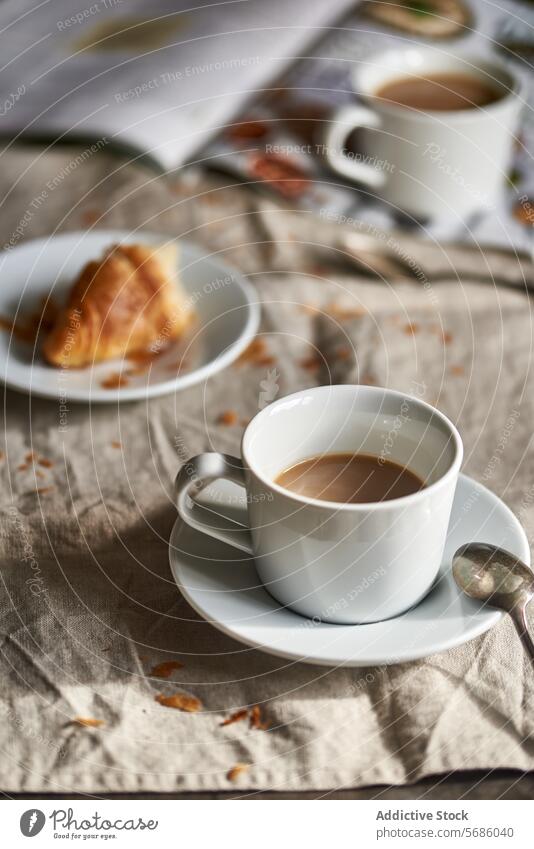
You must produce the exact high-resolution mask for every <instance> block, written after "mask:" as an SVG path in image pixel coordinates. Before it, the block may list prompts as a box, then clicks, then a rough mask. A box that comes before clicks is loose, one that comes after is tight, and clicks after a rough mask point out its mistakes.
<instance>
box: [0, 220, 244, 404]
mask: <svg viewBox="0 0 534 849" xmlns="http://www.w3.org/2000/svg"><path fill="white" fill-rule="evenodd" d="M168 240H169V236H162V235H157V234H154V233H145V232H142V231H140V232H137V233H130V232H127V231H123V230H89V231H85V232H75V233H63V234H61V235H59V236H51V237H49V238H46V239H34V240H32V241H28V242H23V243H22V244H21V245H18V246H16V247H15V248H13V249H11V250H9V251H4V252H3V253H2V254H0V274H1V279H2V286H1V287H0V315H1V316H2V317H3V318H15V317H17V320H18V321H19V322H21V323H22V322H23V321H24V317H25V316H27V315H28V314H31V313H32V312H35V309H36V307H38V306H39V303H40V301H41V300H42V298H43V297H47V296H48V295H51V296H52V297H53V298H54V300H57V301H58V302H60V303H61V302H62V301H63V300H64V299H65V296H66V293H67V291H68V290H69V289H70V287H71V286H72V283H73V281H74V279H75V278H76V276H77V275H78V273H79V272H80V270H81V268H82V266H84V265H85V263H86V262H88V261H89V260H91V259H98V258H99V257H100V256H101V255H102V253H103V251H104V250H105V249H106V248H108V247H109V246H110V245H112V244H116V243H118V242H127V243H128V242H148V243H161V242H167V241H168ZM180 248H181V255H180V260H179V264H180V277H181V280H182V283H183V285H184V288H185V290H186V292H187V294H188V295H189V296H190V298H191V300H192V301H193V303H194V307H195V311H196V314H197V318H198V323H197V325H196V326H195V330H194V334H193V338H192V342H191V346H190V347H191V350H192V351H193V350H194V354H193V356H192V357H191V359H192V360H194V362H193V364H192V365H191V368H190V370H187V371H184V372H183V373H181V374H177V368H175V369H174V373H173V370H172V369H173V366H174V364H175V363H177V361H178V360H179V358H180V356H181V353H182V352H183V347H184V346H183V344H182V346H181V348H179V347H178V343H176V345H170V346H169V348H168V349H166V351H165V353H164V354H163V355H162V356H161V357H158V358H157V360H154V361H153V362H152V364H151V365H150V368H149V369H148V371H146V373H145V374H141V375H137V376H134V377H128V383H127V385H126V386H122V387H121V388H110V389H105V388H103V387H102V382H103V381H105V380H106V379H107V378H109V377H110V375H113V374H117V373H120V372H121V368H122V370H123V371H124V370H125V369H126V368H127V367H128V363H125V362H121V361H116V362H113V361H110V362H106V363H99V364H98V365H95V366H93V367H92V368H86V369H76V370H68V369H55V368H51V367H50V366H48V365H47V364H46V363H45V362H44V360H43V359H42V358H41V356H40V354H39V351H38V350H33V346H32V345H31V344H29V345H28V344H26V343H24V342H21V341H18V340H17V339H15V338H13V337H12V336H11V334H10V332H9V331H5V330H2V331H0V377H1V379H3V381H4V383H5V384H6V385H7V386H11V387H12V388H13V389H18V390H21V391H23V392H30V393H31V394H33V395H41V396H44V397H46V398H57V399H59V400H60V401H62V402H69V401H96V402H110V401H112V402H117V401H118V400H121V401H132V400H135V399H139V398H149V397H152V396H155V395H165V394H167V393H169V392H175V391H177V390H178V389H185V387H187V386H192V385H193V384H194V383H198V382H199V381H201V380H204V379H205V378H207V377H210V376H211V375H212V374H215V372H217V371H219V370H220V369H222V368H224V367H225V366H227V365H228V364H229V363H231V362H232V361H233V360H235V359H236V357H237V356H238V355H239V354H240V353H241V351H243V349H244V348H245V347H246V346H247V345H248V343H249V342H250V340H251V339H252V338H253V336H254V335H255V333H256V331H257V329H258V324H259V317H260V308H259V304H258V301H257V298H256V296H255V294H254V290H253V289H252V287H251V286H250V285H249V284H248V283H247V282H246V280H244V279H243V278H242V277H241V275H239V274H238V273H237V272H235V271H234V270H233V269H230V268H229V267H228V266H226V265H225V264H224V263H223V262H221V261H220V260H219V259H218V257H217V256H206V255H205V253H204V252H203V251H202V250H201V249H200V248H198V247H195V246H194V245H191V244H189V243H187V242H183V241H180ZM186 357H187V358H188V359H189V355H188V354H186Z"/></svg>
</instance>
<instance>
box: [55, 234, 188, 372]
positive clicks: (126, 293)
mask: <svg viewBox="0 0 534 849" xmlns="http://www.w3.org/2000/svg"><path fill="white" fill-rule="evenodd" d="M177 258H178V249H177V246H176V244H171V245H165V246H159V247H152V246H148V245H116V246H113V247H112V248H110V249H109V251H107V252H106V254H105V255H104V257H103V259H102V260H101V261H99V262H96V261H93V262H89V263H88V264H87V265H86V266H85V267H84V268H83V270H82V272H81V274H80V276H79V278H78V280H77V281H76V283H75V284H74V286H73V288H72V291H71V293H70V297H69V300H68V303H67V305H66V307H65V308H64V309H63V310H61V311H60V313H59V314H58V316H57V318H56V320H55V322H54V325H53V327H52V329H51V331H50V333H49V334H48V336H47V337H46V339H45V341H44V345H43V355H44V357H45V359H46V360H47V361H48V362H49V363H50V364H51V365H54V366H59V367H61V368H81V367H83V366H88V365H91V364H92V363H98V362H101V361H102V360H109V359H112V358H114V357H124V356H127V355H128V354H131V353H134V352H138V351H148V350H156V348H158V349H161V348H163V347H164V346H165V345H166V344H167V342H169V341H171V340H173V339H176V338H178V337H179V336H180V335H181V334H182V333H183V331H184V329H185V328H186V326H187V325H188V324H189V323H190V321H191V319H192V308H191V304H190V303H189V302H188V300H187V298H186V295H185V292H184V291H183V289H182V287H181V285H180V283H179V280H178V279H177V278H176V270H177Z"/></svg>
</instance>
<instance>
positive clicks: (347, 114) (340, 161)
mask: <svg viewBox="0 0 534 849" xmlns="http://www.w3.org/2000/svg"><path fill="white" fill-rule="evenodd" d="M380 125H381V121H380V117H379V116H378V115H377V114H376V113H374V112H371V110H370V109H366V108H365V106H354V105H353V106H342V107H341V108H340V109H338V110H337V111H336V112H335V113H334V115H333V116H332V117H331V119H330V125H329V127H328V129H327V131H326V139H325V155H326V160H327V162H328V164H329V165H330V167H331V168H332V170H333V171H335V172H336V173H337V174H340V175H341V176H342V177H347V178H348V179H349V180H355V181H356V182H358V183H364V184H365V185H367V186H370V188H372V189H379V188H381V187H382V186H383V185H384V183H385V182H386V176H385V174H384V172H383V171H379V169H378V168H375V167H374V165H368V164H366V163H365V162H356V161H355V160H354V159H349V157H348V156H345V154H344V153H343V150H344V148H345V144H346V142H347V137H348V135H349V133H351V132H352V130H355V129H356V128H357V127H375V128H378V127H380Z"/></svg>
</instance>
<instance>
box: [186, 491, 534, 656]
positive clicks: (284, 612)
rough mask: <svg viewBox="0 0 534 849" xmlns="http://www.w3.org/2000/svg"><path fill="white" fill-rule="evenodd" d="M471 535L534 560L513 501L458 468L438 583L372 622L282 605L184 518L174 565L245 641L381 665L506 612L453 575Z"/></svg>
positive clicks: (214, 617)
mask: <svg viewBox="0 0 534 849" xmlns="http://www.w3.org/2000/svg"><path fill="white" fill-rule="evenodd" d="M216 486H217V488H219V484H217V485H216ZM214 488H215V487H214ZM220 489H221V492H220V497H219V498H217V499H216V500H215V504H216V509H217V511H219V512H221V513H222V509H221V501H224V499H225V498H227V496H228V495H233V497H234V499H235V490H232V492H230V490H229V489H228V485H224V486H223V485H222V484H221V486H220ZM228 500H231V499H228ZM234 503H235V500H234ZM214 509H215V507H214ZM210 516H211V517H212V524H213V514H212V513H210ZM472 540H476V541H479V542H488V543H493V544H496V545H500V546H502V547H503V548H506V549H508V551H511V552H512V553H513V554H515V555H516V556H518V557H520V558H521V559H522V560H524V561H525V563H527V564H528V563H530V550H529V545H528V540H527V537H526V534H525V532H524V530H523V528H522V527H521V525H520V524H519V522H518V520H517V519H516V518H515V516H514V515H513V513H512V512H511V510H509V508H508V507H507V506H506V505H505V504H504V503H503V502H502V501H501V500H500V498H497V496H496V495H494V494H493V493H492V492H490V491H489V490H488V489H486V488H485V487H483V486H481V485H480V484H478V483H476V482H475V481H473V480H471V479H470V478H467V477H465V476H464V475H460V479H459V482H458V487H457V490H456V496H455V500H454V506H453V510H452V516H451V522H450V526H449V533H448V537H447V544H446V549H445V555H444V560H443V565H442V568H441V571H440V574H439V577H438V579H437V581H436V583H435V585H434V587H433V588H432V590H431V591H430V592H429V594H428V595H427V596H426V598H424V599H423V601H422V602H420V604H418V605H417V606H416V607H414V608H413V609H412V610H409V611H408V612H407V613H404V614H403V615H402V616H398V617H396V618H395V619H388V620H387V621H386V622H376V623H373V624H372V625H328V624H323V623H317V624H316V623H315V622H313V621H312V620H309V619H305V618H304V617H302V616H300V615H299V614H297V613H293V612H292V611H291V610H289V609H287V608H283V607H280V605H279V604H278V603H277V602H276V601H275V600H274V599H273V598H272V596H270V595H269V593H268V592H267V591H266V590H265V589H264V588H263V587H262V586H261V585H260V583H259V579H258V576H257V574H256V569H255V567H254V562H253V561H252V560H250V559H245V558H244V557H241V556H240V552H237V551H236V550H235V549H232V548H230V547H229V546H225V545H222V543H218V542H216V541H214V540H212V539H209V538H208V537H205V536H203V535H202V534H199V533H197V532H195V531H192V530H191V529H190V528H189V527H187V526H185V525H183V524H182V522H181V520H180V519H178V520H177V521H176V523H175V525H174V528H173V530H172V534H171V539H170V564H171V571H172V574H173V577H174V580H175V581H176V583H177V585H178V587H179V589H180V590H181V592H182V593H183V595H184V596H185V598H186V599H187V601H188V602H189V604H190V605H191V606H192V607H193V608H194V609H195V610H196V611H197V613H199V614H200V615H201V616H203V617H204V619H206V620H208V621H209V622H210V623H211V624H212V625H214V626H215V627H216V628H218V629H219V630H221V631H223V632H224V633H225V634H228V635H229V636H231V637H234V638H235V639H236V640H239V641H240V642H242V643H246V644H247V645H249V646H253V647H254V648H258V649H262V650H263V651H266V652H269V653H270V654H274V655H278V656H280V657H284V658H289V659H291V660H296V661H302V662H304V663H317V664H321V665H324V666H376V665H382V664H392V663H401V662H405V661H410V660H417V659H419V658H421V657H427V656H428V655H431V654H435V653H436V652H441V651H446V650H447V649H450V648H453V647H454V646H458V645H461V644H462V643H465V642H467V640H471V639H473V637H477V636H478V635H479V634H482V633H483V632H484V631H487V630H488V628H491V627H492V625H494V624H495V623H496V622H498V621H499V619H500V617H501V613H500V612H499V611H497V610H492V609H491V608H489V607H484V606H482V605H480V604H478V603H476V602H474V601H472V600H471V599H469V598H467V597H466V596H463V595H462V594H461V593H460V591H459V590H458V589H457V587H456V584H455V583H454V580H453V578H452V574H451V559H452V555H453V553H454V552H455V551H456V549H457V548H458V547H459V546H460V545H462V544H464V543H466V542H470V541H472Z"/></svg>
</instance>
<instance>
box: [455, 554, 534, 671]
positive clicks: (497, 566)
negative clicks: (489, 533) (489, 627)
mask: <svg viewBox="0 0 534 849" xmlns="http://www.w3.org/2000/svg"><path fill="white" fill-rule="evenodd" d="M452 574H453V575H454V580H455V581H456V583H457V584H458V586H459V587H460V589H461V590H463V591H464V593H466V594H467V595H468V596H470V598H474V599H477V601H483V602H486V603H487V604H489V605H491V606H492V607H497V608H499V609H500V610H504V611H505V612H506V613H509V614H510V616H511V617H512V620H513V622H514V625H515V627H516V629H517V633H518V634H519V636H520V638H521V640H522V642H523V645H524V647H525V649H526V650H527V652H528V654H529V655H530V659H531V660H532V661H534V641H533V640H532V637H531V636H530V634H529V632H528V625H527V617H526V607H527V604H528V603H529V601H530V600H531V598H532V597H533V596H534V572H532V570H531V569H529V568H528V566H525V564H524V563H523V562H522V561H521V560H519V559H518V558H517V557H515V555H513V554H510V552H509V551H505V550H504V549H503V548H498V547H497V546H495V545H487V544H486V543H483V542H470V543H468V544H467V545H462V546H461V547H460V548H459V549H458V551H457V552H456V554H455V555H454V557H453V558H452Z"/></svg>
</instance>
